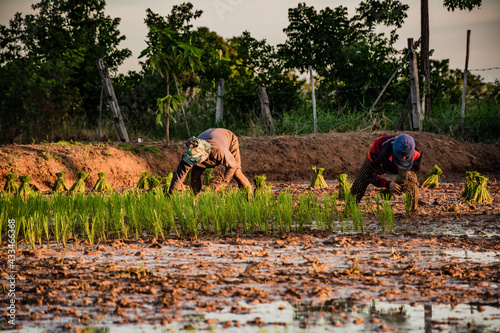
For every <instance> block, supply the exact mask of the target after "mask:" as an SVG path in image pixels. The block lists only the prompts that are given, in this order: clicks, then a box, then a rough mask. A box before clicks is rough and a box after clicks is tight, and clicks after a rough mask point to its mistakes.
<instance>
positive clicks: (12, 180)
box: [3, 173, 19, 194]
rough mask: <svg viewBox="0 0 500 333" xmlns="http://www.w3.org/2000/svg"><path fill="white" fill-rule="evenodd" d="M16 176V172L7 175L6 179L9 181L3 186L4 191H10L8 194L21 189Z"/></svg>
mask: <svg viewBox="0 0 500 333" xmlns="http://www.w3.org/2000/svg"><path fill="white" fill-rule="evenodd" d="M16 178H17V175H16V174H14V173H8V174H7V175H6V176H5V179H6V180H7V182H6V183H5V186H4V187H3V192H4V193H8V194H16V193H17V190H18V189H19V185H17V183H16Z"/></svg>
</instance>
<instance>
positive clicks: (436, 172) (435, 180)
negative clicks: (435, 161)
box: [422, 165, 443, 188]
mask: <svg viewBox="0 0 500 333" xmlns="http://www.w3.org/2000/svg"><path fill="white" fill-rule="evenodd" d="M442 174H443V171H442V170H441V168H439V167H438V166H437V165H435V166H434V167H433V168H432V171H431V172H430V173H428V174H427V175H425V176H424V178H423V179H422V187H427V188H437V187H438V186H439V176H441V175H442Z"/></svg>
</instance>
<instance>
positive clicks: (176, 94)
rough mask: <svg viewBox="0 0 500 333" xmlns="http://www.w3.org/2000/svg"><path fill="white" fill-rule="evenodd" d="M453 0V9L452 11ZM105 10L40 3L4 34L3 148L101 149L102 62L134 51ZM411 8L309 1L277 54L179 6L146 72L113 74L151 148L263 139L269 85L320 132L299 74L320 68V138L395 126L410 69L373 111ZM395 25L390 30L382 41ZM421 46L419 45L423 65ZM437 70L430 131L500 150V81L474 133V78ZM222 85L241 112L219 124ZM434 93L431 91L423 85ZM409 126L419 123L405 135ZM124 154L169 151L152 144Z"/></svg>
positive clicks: (477, 114) (296, 12)
mask: <svg viewBox="0 0 500 333" xmlns="http://www.w3.org/2000/svg"><path fill="white" fill-rule="evenodd" d="M453 2H454V1H451V2H450V1H447V2H446V5H447V8H453V6H450V3H453ZM105 6H106V3H105V1H103V0H91V1H85V2H81V3H80V2H78V3H74V2H72V1H70V2H61V1H55V0H40V1H39V2H38V3H35V4H34V5H33V9H34V13H33V14H29V15H26V16H23V15H22V14H17V15H16V16H14V17H13V18H12V20H11V21H10V22H9V25H8V26H3V25H0V31H1V33H0V44H1V45H2V46H3V50H4V52H1V53H0V143H13V142H16V143H34V142H38V143H40V142H54V141H58V143H56V144H64V145H68V144H75V145H76V144H82V143H81V142H82V141H95V140H97V136H96V131H95V129H96V128H97V126H98V118H99V117H98V112H97V111H98V110H99V94H100V91H101V86H102V84H101V80H100V77H99V75H97V72H96V68H95V60H96V59H97V58H103V60H104V62H105V63H106V65H107V66H108V70H109V72H110V73H112V74H113V73H116V70H117V68H118V67H119V66H120V65H121V64H122V63H123V61H124V60H125V59H126V58H128V57H129V56H130V55H131V52H130V50H128V49H120V48H119V45H120V43H121V42H122V41H123V40H124V39H125V36H123V35H121V34H120V32H119V30H118V26H119V23H120V18H111V17H109V16H106V15H105V12H106V8H105ZM472 7H474V5H473V6H472ZM464 8H467V9H469V7H468V6H465V7H464ZM459 9H462V8H459ZM407 11H408V5H406V4H402V3H401V2H399V1H380V0H374V1H359V4H358V6H357V8H356V10H355V12H354V13H355V14H353V15H349V14H350V13H349V11H347V8H346V7H344V6H338V7H335V8H330V7H326V8H323V9H321V10H317V9H316V8H314V7H313V6H310V5H307V4H305V3H301V4H298V5H296V6H295V7H292V8H290V9H289V11H288V24H287V25H286V26H285V27H283V28H284V29H283V30H284V32H285V34H286V40H285V41H284V43H282V44H280V45H278V46H272V45H270V44H268V43H267V41H266V40H258V39H256V38H254V37H252V36H251V34H250V33H249V32H244V33H242V34H241V35H240V36H235V37H233V38H230V39H224V38H223V37H221V36H219V35H218V34H217V33H216V32H214V31H210V30H209V29H208V28H206V27H197V28H195V26H198V24H193V23H195V21H196V20H198V19H199V18H200V17H202V15H203V12H202V11H200V10H196V9H195V8H194V6H193V5H192V4H191V3H189V2H187V3H182V4H180V5H174V6H172V8H171V11H170V12H169V13H167V15H165V16H162V15H160V14H157V13H154V12H153V11H151V10H147V11H146V15H145V16H146V17H145V19H144V22H145V25H146V28H147V36H145V40H146V43H147V46H146V48H145V50H143V52H142V53H141V57H142V62H141V69H140V70H139V71H131V72H129V73H127V74H117V75H115V76H114V77H113V78H112V80H113V86H114V88H115V93H116V96H117V98H118V102H119V104H120V108H121V109H122V111H123V113H124V114H126V115H127V116H126V117H124V118H125V122H126V127H127V131H128V132H129V135H130V137H142V138H145V139H146V140H162V139H164V138H165V136H167V139H168V138H169V137H170V136H172V139H175V140H185V139H186V138H187V137H189V136H190V135H189V134H190V132H191V133H201V132H203V131H204V130H206V129H207V128H209V127H217V126H219V127H225V128H228V129H230V130H231V131H233V132H234V133H235V134H236V135H252V134H253V131H254V129H255V127H256V124H257V122H258V119H259V116H260V103H259V100H258V97H257V95H256V93H255V91H256V89H257V88H258V87H265V88H266V92H267V94H268V96H269V101H270V109H271V113H272V116H273V120H274V125H275V133H276V134H277V135H281V134H306V133H312V132H313V126H314V125H313V120H312V117H311V110H312V100H311V94H310V92H311V88H310V83H308V82H306V80H303V79H301V78H300V76H299V75H297V73H301V74H304V73H305V72H307V71H308V69H309V66H310V65H311V66H313V70H314V73H315V86H316V101H317V114H318V130H319V132H330V131H335V132H346V131H352V130H358V129H360V128H361V129H364V128H380V129H382V130H393V129H394V124H395V123H396V120H397V119H398V117H399V115H400V112H401V109H402V106H403V104H404V102H405V97H406V96H407V94H408V91H409V84H410V80H409V78H408V76H407V73H408V71H407V69H406V68H403V69H402V70H401V71H400V72H399V73H398V74H397V76H396V78H397V79H395V80H393V81H392V82H391V84H390V85H389V86H388V88H387V89H386V91H385V93H384V95H383V96H382V97H381V99H380V100H379V102H378V103H377V105H376V107H375V108H374V109H373V110H372V111H371V112H370V116H368V111H369V110H370V106H371V105H372V104H373V102H374V101H375V99H376V98H377V96H378V94H379V93H380V90H381V88H380V87H382V86H384V85H385V83H386V82H387V80H388V79H389V77H390V73H392V72H394V71H395V70H396V68H398V65H399V64H400V62H401V61H402V59H403V58H404V57H405V55H406V52H407V50H406V49H398V48H396V43H397V41H398V38H399V36H398V33H399V29H400V28H401V26H402V23H403V21H404V20H405V18H406V15H407ZM311 26H313V27H316V28H315V29H311V28H310V27H311ZM381 27H385V28H386V30H387V32H386V33H379V31H380V30H379V28H381ZM61 45H63V46H64V47H61ZM420 46H421V45H420V44H419V43H416V44H415V48H416V52H417V53H419V56H420V52H424V50H420ZM332 64H335V66H332ZM429 74H430V79H427V82H432V85H431V91H430V97H431V98H432V103H427V99H426V104H428V105H432V113H427V112H426V116H425V119H424V121H423V128H422V130H423V131H426V132H434V133H439V134H445V135H450V136H452V137H454V138H457V139H461V140H467V141H481V142H488V143H496V142H498V138H499V137H500V125H499V124H500V103H498V100H499V98H500V97H499V96H500V94H499V92H500V82H498V81H496V82H494V83H486V82H484V81H483V79H482V78H481V76H479V75H474V74H469V75H468V79H467V87H466V95H467V101H466V102H467V104H466V119H465V126H464V128H463V129H462V124H461V116H460V115H461V105H460V101H461V98H460V97H461V91H462V84H463V72H462V71H461V70H454V69H450V68H449V60H448V59H444V60H438V59H431V61H430V73H429ZM426 76H427V75H426ZM219 79H224V80H225V94H224V110H228V111H229V112H226V113H225V114H224V117H223V121H222V123H216V122H215V103H216V102H215V101H216V96H217V82H218V81H219ZM420 91H421V92H422V93H423V92H424V91H426V87H425V86H424V82H423V80H422V81H421V87H420ZM193 92H195V93H193ZM426 92H427V91H426ZM32 96H38V98H37V99H36V101H35V100H34V99H33V98H32ZM152 111H156V112H152ZM178 111H182V112H178ZM408 129H409V124H407V123H405V124H404V125H403V128H402V129H401V130H408ZM101 139H102V140H114V139H115V133H114V129H113V121H112V118H111V114H110V113H109V112H104V113H103V119H102V138H101ZM121 148H122V149H125V150H130V151H132V152H133V153H135V154H141V153H143V152H147V151H150V152H152V153H158V151H157V150H156V148H155V147H148V146H131V145H122V147H121ZM44 157H45V158H46V159H50V156H49V155H46V156H44Z"/></svg>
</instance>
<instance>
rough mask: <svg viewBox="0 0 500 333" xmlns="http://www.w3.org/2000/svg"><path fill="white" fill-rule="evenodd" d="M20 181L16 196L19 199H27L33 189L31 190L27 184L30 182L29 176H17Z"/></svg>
mask: <svg viewBox="0 0 500 333" xmlns="http://www.w3.org/2000/svg"><path fill="white" fill-rule="evenodd" d="M19 179H20V180H21V185H20V186H19V189H18V190H17V195H18V196H20V197H21V198H27V197H28V196H29V195H30V194H32V193H33V189H32V188H31V186H30V184H29V182H30V181H31V175H24V176H19Z"/></svg>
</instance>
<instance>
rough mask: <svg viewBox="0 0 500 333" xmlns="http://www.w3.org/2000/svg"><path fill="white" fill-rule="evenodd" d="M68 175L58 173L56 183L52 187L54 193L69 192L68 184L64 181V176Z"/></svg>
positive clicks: (64, 172)
mask: <svg viewBox="0 0 500 333" xmlns="http://www.w3.org/2000/svg"><path fill="white" fill-rule="evenodd" d="M65 174H66V171H64V170H63V171H61V172H56V177H57V179H56V182H55V183H54V186H53V187H52V191H53V192H63V191H67V190H68V186H66V182H65V181H64V178H63V176H64V175H65Z"/></svg>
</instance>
